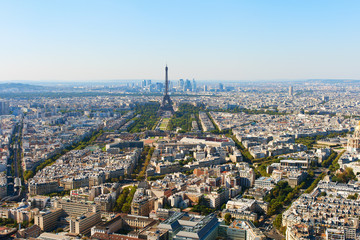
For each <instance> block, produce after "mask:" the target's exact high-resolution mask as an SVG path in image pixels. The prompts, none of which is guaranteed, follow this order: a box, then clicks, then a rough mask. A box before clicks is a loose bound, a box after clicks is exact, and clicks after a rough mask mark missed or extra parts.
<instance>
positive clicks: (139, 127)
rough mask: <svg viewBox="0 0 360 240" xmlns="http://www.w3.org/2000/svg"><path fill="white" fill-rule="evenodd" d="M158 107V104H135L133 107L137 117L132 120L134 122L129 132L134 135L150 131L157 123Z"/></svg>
mask: <svg viewBox="0 0 360 240" xmlns="http://www.w3.org/2000/svg"><path fill="white" fill-rule="evenodd" d="M159 107H160V104H159V103H157V102H151V103H146V104H137V105H136V107H135V114H136V115H137V116H139V117H137V118H134V119H133V120H134V122H133V123H132V124H131V125H130V127H129V132H130V133H135V132H142V131H145V130H152V129H153V127H154V126H155V124H156V123H157V122H158V121H159V116H158V114H157V113H158V110H159Z"/></svg>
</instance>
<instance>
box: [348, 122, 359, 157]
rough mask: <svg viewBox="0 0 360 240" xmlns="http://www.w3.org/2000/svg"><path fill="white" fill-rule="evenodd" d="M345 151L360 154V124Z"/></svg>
mask: <svg viewBox="0 0 360 240" xmlns="http://www.w3.org/2000/svg"><path fill="white" fill-rule="evenodd" d="M347 150H348V151H349V152H360V122H359V125H358V126H357V127H356V128H355V131H354V134H353V135H352V136H351V137H350V138H349V140H348V144H347Z"/></svg>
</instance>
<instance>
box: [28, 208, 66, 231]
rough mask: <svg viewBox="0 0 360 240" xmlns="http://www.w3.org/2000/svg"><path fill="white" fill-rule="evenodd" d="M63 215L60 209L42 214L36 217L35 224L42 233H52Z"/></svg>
mask: <svg viewBox="0 0 360 240" xmlns="http://www.w3.org/2000/svg"><path fill="white" fill-rule="evenodd" d="M63 213H64V212H63V210H62V209H60V208H58V209H54V210H50V211H46V212H40V214H38V215H36V216H35V218H34V224H36V225H38V226H39V227H40V228H41V230H42V231H45V232H48V231H51V230H53V229H54V228H55V227H56V222H57V221H58V219H59V218H60V216H61V215H62V214H63Z"/></svg>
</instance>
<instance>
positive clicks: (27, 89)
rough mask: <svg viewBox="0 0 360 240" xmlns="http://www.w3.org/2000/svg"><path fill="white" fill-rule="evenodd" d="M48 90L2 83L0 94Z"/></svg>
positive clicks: (35, 86) (20, 84) (36, 86)
mask: <svg viewBox="0 0 360 240" xmlns="http://www.w3.org/2000/svg"><path fill="white" fill-rule="evenodd" d="M45 89H47V88H46V87H44V86H39V85H31V84H24V83H0V92H33V91H42V90H45Z"/></svg>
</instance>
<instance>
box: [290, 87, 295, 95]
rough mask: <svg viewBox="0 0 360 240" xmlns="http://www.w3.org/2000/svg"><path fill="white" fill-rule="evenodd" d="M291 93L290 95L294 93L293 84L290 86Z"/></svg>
mask: <svg viewBox="0 0 360 240" xmlns="http://www.w3.org/2000/svg"><path fill="white" fill-rule="evenodd" d="M289 95H290V96H292V95H294V88H293V86H290V87H289Z"/></svg>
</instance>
